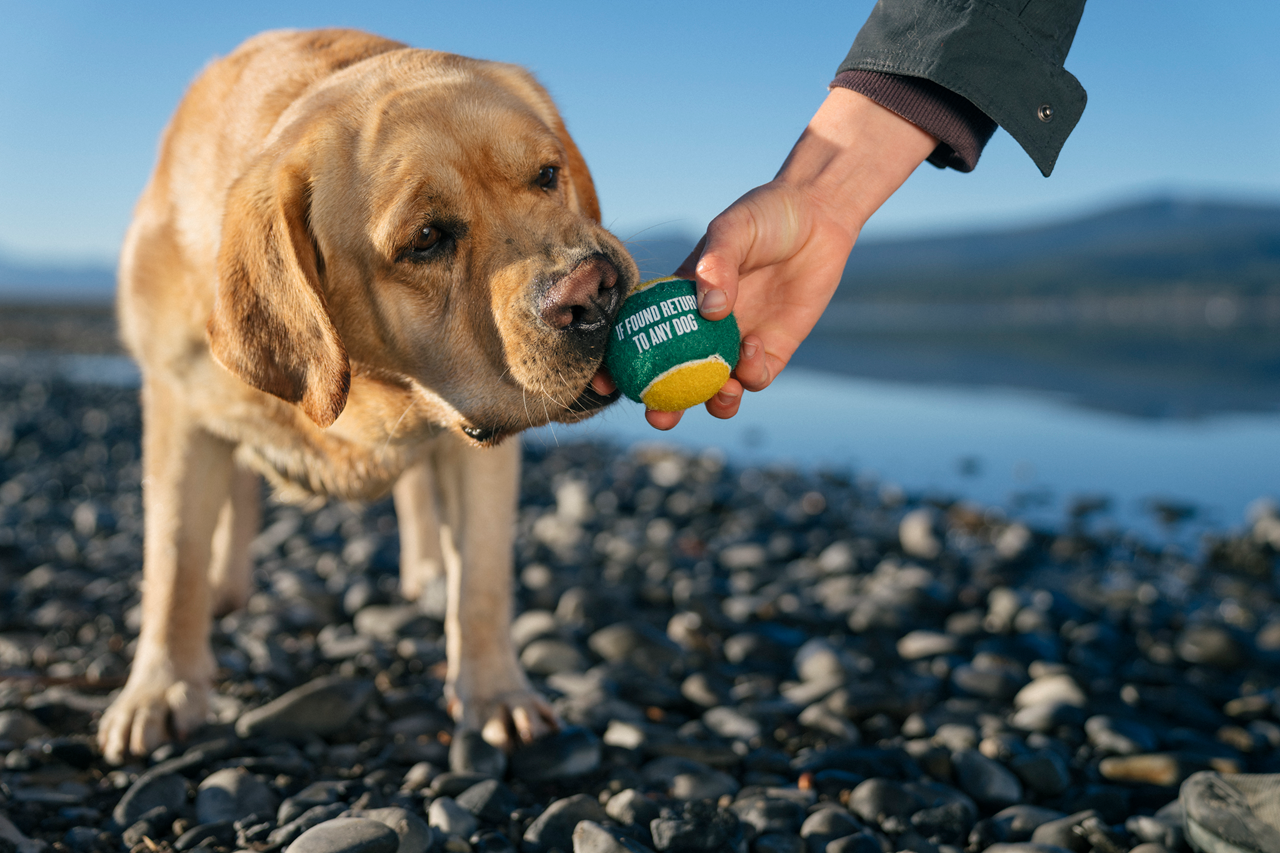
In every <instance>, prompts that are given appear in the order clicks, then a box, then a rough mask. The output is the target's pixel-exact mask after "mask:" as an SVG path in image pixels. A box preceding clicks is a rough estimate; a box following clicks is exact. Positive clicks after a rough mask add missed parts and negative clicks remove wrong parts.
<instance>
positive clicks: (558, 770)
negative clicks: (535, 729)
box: [511, 726, 601, 782]
mask: <svg viewBox="0 0 1280 853" xmlns="http://www.w3.org/2000/svg"><path fill="white" fill-rule="evenodd" d="M600 749H601V745H600V738H598V737H596V736H595V734H594V733H593V732H592V731H591V730H589V729H585V728H582V727H579V726H570V727H568V728H565V729H562V730H561V731H559V732H556V733H554V734H551V735H548V736H547V737H544V738H541V739H539V740H537V741H535V742H534V743H532V744H529V745H528V746H525V747H522V748H521V749H519V750H517V751H516V752H515V753H513V754H512V756H511V774H512V776H514V777H515V778H517V779H523V780H525V781H526V782H546V781H551V780H557V779H572V778H575V777H578V776H583V775H585V774H587V773H592V772H594V771H595V770H596V768H598V767H599V766H600V755H601V752H600Z"/></svg>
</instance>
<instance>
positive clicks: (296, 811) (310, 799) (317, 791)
mask: <svg viewBox="0 0 1280 853" xmlns="http://www.w3.org/2000/svg"><path fill="white" fill-rule="evenodd" d="M350 786H351V783H350V782H341V781H335V780H328V781H323V782H312V783H311V784H310V785H308V786H307V787H305V788H303V789H302V790H301V791H299V792H298V793H296V794H294V795H293V796H292V797H286V798H285V800H284V802H282V803H280V808H279V810H278V811H277V812H276V823H278V824H280V825H281V826H284V825H285V824H286V823H291V822H293V821H294V820H297V819H298V818H299V817H300V816H301V815H303V814H304V813H306V812H307V811H309V810H310V809H313V808H315V807H316V806H328V805H332V804H333V803H336V802H337V801H338V800H339V799H340V798H341V797H342V796H343V795H344V794H345V792H346V791H347V789H348V788H350Z"/></svg>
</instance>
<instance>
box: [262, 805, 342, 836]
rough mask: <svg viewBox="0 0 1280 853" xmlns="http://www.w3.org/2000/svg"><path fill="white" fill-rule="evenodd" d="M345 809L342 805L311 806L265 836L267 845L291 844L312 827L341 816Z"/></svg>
mask: <svg viewBox="0 0 1280 853" xmlns="http://www.w3.org/2000/svg"><path fill="white" fill-rule="evenodd" d="M346 810H347V807H346V805H345V804H344V803H330V804H329V805H326V806H312V807H311V808H309V809H307V810H306V811H305V812H303V813H302V814H300V815H298V816H297V817H296V818H294V819H293V820H291V821H289V822H288V823H284V824H281V825H279V826H277V827H276V828H275V829H273V830H271V833H270V834H269V835H267V843H268V844H270V845H272V846H280V845H285V844H291V843H293V841H294V840H295V839H297V838H298V837H299V836H301V835H302V834H303V833H304V832H306V831H307V830H309V829H311V828H312V827H313V826H319V825H320V824H322V823H324V822H325V821H328V820H333V819H334V818H336V817H338V816H339V815H341V814H342V813H343V812H344V811H346Z"/></svg>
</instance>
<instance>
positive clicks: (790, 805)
mask: <svg viewBox="0 0 1280 853" xmlns="http://www.w3.org/2000/svg"><path fill="white" fill-rule="evenodd" d="M612 802H613V801H612V800H610V805H612ZM732 808H733V811H734V813H735V814H736V815H737V816H738V819H739V820H741V821H742V822H743V823H745V824H747V825H749V826H751V827H753V828H754V829H755V831H756V833H757V834H759V835H764V834H767V833H782V834H786V835H793V834H796V833H798V832H799V831H800V826H801V825H802V824H803V823H804V820H805V817H806V815H805V808H804V806H803V805H801V804H800V803H798V802H796V801H795V800H788V799H782V798H780V797H770V796H767V795H763V794H756V795H754V796H751V797H748V798H746V799H739V800H737V801H735V802H734V804H733V806H732Z"/></svg>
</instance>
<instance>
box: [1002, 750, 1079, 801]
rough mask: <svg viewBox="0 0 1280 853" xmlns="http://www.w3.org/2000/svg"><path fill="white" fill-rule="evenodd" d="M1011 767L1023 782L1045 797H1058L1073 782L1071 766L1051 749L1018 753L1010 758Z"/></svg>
mask: <svg viewBox="0 0 1280 853" xmlns="http://www.w3.org/2000/svg"><path fill="white" fill-rule="evenodd" d="M1009 769H1010V770H1012V771H1013V772H1014V773H1016V774H1018V778H1019V779H1021V780H1022V784H1024V785H1026V786H1027V787H1028V788H1030V789H1031V790H1033V791H1035V792H1036V793H1037V794H1040V795H1041V796H1045V797H1056V796H1058V795H1059V794H1061V793H1062V792H1063V791H1065V790H1067V786H1069V785H1070V784H1071V768H1069V767H1068V766H1067V762H1066V760H1065V759H1063V757H1062V756H1061V755H1058V753H1056V752H1054V751H1053V750H1051V749H1041V750H1037V751H1036V752H1033V753H1031V754H1030V755H1016V756H1014V757H1013V758H1011V759H1009Z"/></svg>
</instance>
